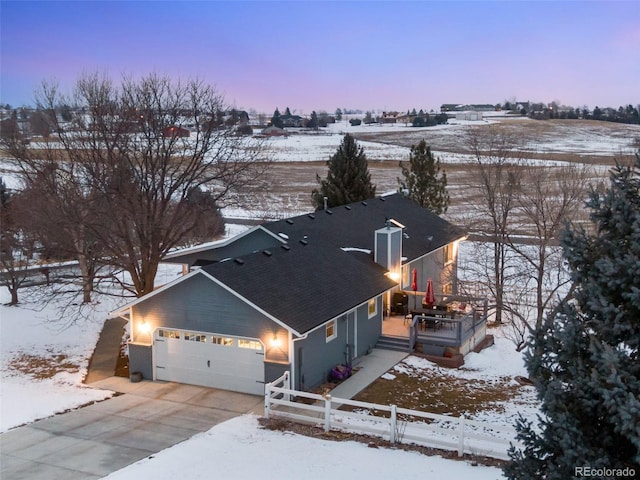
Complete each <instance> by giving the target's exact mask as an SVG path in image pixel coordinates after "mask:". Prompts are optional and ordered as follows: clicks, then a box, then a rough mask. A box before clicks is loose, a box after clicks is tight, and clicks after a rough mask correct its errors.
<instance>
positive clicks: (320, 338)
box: [294, 315, 347, 390]
mask: <svg viewBox="0 0 640 480" xmlns="http://www.w3.org/2000/svg"><path fill="white" fill-rule="evenodd" d="M346 320H347V317H346V315H342V316H340V317H338V318H337V319H336V321H335V323H336V331H337V337H336V338H334V339H333V340H331V341H329V342H327V340H326V330H325V327H324V326H321V327H320V328H318V329H316V330H314V331H313V332H311V333H309V334H308V336H307V338H305V339H304V340H301V341H299V342H296V343H295V349H296V351H295V355H296V372H295V374H294V375H295V379H294V381H295V383H296V388H300V389H302V390H310V389H312V388H314V387H317V386H318V385H321V384H322V383H324V382H326V381H327V379H328V378H329V373H330V372H331V369H332V368H333V367H335V366H336V365H338V364H339V363H345V362H346V352H347V336H346V335H347V321H346Z"/></svg>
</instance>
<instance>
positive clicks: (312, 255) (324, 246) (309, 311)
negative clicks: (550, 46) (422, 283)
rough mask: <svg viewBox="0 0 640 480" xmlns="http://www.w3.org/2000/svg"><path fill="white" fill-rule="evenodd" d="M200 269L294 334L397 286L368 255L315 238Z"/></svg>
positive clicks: (311, 327) (320, 323)
mask: <svg viewBox="0 0 640 480" xmlns="http://www.w3.org/2000/svg"><path fill="white" fill-rule="evenodd" d="M371 235H372V236H373V233H371ZM267 252H268V253H267ZM202 269H203V270H204V271H205V272H207V273H209V274H210V275H212V276H214V277H215V278H216V279H218V280H220V281H221V282H222V283H224V284H225V285H227V286H228V287H230V288H231V289H232V290H234V291H236V292H237V293H239V294H240V295H242V296H243V297H245V298H246V299H248V300H249V301H250V302H251V303H253V304H255V305H256V306H258V307H259V308H261V309H262V310H264V311H266V312H268V313H269V314H271V315H272V316H274V317H276V318H277V319H279V320H280V321H282V322H283V323H285V324H287V325H289V326H290V327H291V328H292V329H294V330H295V331H296V332H298V333H305V332H308V331H309V330H312V329H313V328H315V327H317V326H319V325H322V324H323V323H325V322H326V321H328V320H330V319H332V318H335V317H336V316H338V315H340V314H342V313H344V312H346V311H348V310H350V309H351V308H354V307H356V306H358V305H361V304H362V303H364V302H366V301H368V300H369V299H371V298H373V297H375V296H377V295H379V294H381V293H383V292H385V291H387V290H388V289H390V288H392V287H394V286H395V285H397V284H396V282H394V281H392V280H390V279H389V278H387V277H386V276H385V275H384V274H385V272H386V270H385V269H383V268H382V267H380V266H379V265H377V264H375V263H374V262H373V261H372V259H371V257H370V256H369V255H368V254H365V253H360V252H344V251H342V250H340V249H339V248H335V247H334V246H333V245H331V244H330V243H327V242H324V241H322V239H315V238H314V239H310V240H309V241H308V242H307V244H306V245H304V244H302V243H300V242H299V241H291V242H290V244H289V245H288V249H286V248H283V247H275V248H272V249H269V250H267V251H262V252H257V253H252V254H249V255H245V256H242V257H238V258H237V259H234V260H228V261H225V262H220V263H215V264H212V265H207V266H204V267H202Z"/></svg>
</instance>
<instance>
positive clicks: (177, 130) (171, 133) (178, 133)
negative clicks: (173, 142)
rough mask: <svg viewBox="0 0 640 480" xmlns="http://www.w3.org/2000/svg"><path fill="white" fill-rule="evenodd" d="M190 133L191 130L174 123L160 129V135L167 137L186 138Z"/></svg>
mask: <svg viewBox="0 0 640 480" xmlns="http://www.w3.org/2000/svg"><path fill="white" fill-rule="evenodd" d="M189 135H191V132H189V130H187V129H186V128H182V127H177V126H175V125H171V126H170V127H165V128H163V129H162V136H163V137H167V138H175V137H180V138H186V137H188V136H189Z"/></svg>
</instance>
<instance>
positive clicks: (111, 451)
mask: <svg viewBox="0 0 640 480" xmlns="http://www.w3.org/2000/svg"><path fill="white" fill-rule="evenodd" d="M92 386H93V387H99V388H106V389H110V390H115V391H117V392H123V393H124V394H123V395H119V396H116V397H113V398H111V399H109V400H105V401H103V402H98V403H95V404H93V405H90V406H88V407H85V408H80V409H78V410H73V411H71V412H68V413H64V414H61V415H55V416H53V417H49V418H46V419H44V420H40V421H37V422H34V423H32V424H29V425H25V426H23V427H19V428H16V429H13V430H10V431H8V432H6V433H4V434H2V435H0V465H1V470H0V478H2V479H3V480H5V479H6V480H22V479H25V480H57V479H60V480H80V479H82V480H92V479H98V478H101V477H103V476H105V475H108V474H109V473H111V472H114V471H116V470H119V469H121V468H123V467H125V466H127V465H129V464H131V463H134V462H137V461H138V460H141V459H143V458H146V457H149V456H150V455H153V454H155V453H157V452H159V451H161V450H164V449H165V448H168V447H171V446H172V445H175V444H177V443H180V442H182V441H184V440H186V439H188V438H191V437H192V436H193V435H195V434H196V433H200V432H204V431H207V430H209V429H210V428H211V427H213V426H214V425H217V424H218V423H221V422H223V421H225V420H228V419H230V418H233V417H236V416H238V415H242V414H244V413H254V414H256V415H262V413H263V398H262V397H258V396H253V395H245V394H242V393H235V392H229V391H225V390H217V389H213V388H204V387H195V386H193V385H181V384H176V383H167V382H148V381H142V382H140V383H131V382H130V381H129V379H127V378H120V377H110V378H107V379H104V380H101V381H99V382H96V383H94V384H93V385H92Z"/></svg>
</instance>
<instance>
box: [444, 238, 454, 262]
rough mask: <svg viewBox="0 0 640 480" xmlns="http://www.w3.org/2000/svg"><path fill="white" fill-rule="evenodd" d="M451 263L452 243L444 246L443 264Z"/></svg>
mask: <svg viewBox="0 0 640 480" xmlns="http://www.w3.org/2000/svg"><path fill="white" fill-rule="evenodd" d="M450 263H453V243H450V244H448V245H445V246H444V264H445V265H448V264H450Z"/></svg>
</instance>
